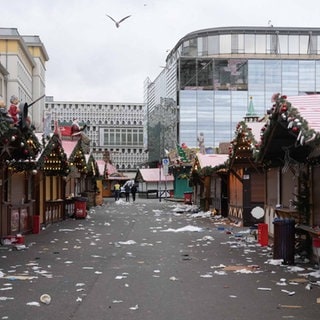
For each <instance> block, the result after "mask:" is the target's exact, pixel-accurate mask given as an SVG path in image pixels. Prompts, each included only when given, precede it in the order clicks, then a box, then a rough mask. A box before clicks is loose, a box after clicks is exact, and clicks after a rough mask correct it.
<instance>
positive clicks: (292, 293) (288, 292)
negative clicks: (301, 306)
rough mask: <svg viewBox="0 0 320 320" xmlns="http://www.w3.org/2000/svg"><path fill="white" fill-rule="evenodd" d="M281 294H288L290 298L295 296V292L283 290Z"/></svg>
mask: <svg viewBox="0 0 320 320" xmlns="http://www.w3.org/2000/svg"><path fill="white" fill-rule="evenodd" d="M281 292H284V293H287V294H288V295H289V296H293V295H294V294H295V292H294V291H288V290H283V289H282V290H281Z"/></svg>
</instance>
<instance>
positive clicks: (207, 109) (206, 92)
mask: <svg viewBox="0 0 320 320" xmlns="http://www.w3.org/2000/svg"><path fill="white" fill-rule="evenodd" d="M277 92H280V93H282V94H285V95H288V96H296V95H306V94H314V93H320V28H291V27H288V28H287V27H274V26H268V27H223V28H210V29H204V30H199V31H194V32H191V33H189V34H187V35H186V36H184V37H183V38H182V39H180V40H179V41H178V42H177V44H176V45H175V47H174V48H173V49H172V50H171V51H170V53H169V54H168V56H167V59H166V65H165V68H163V70H162V71H161V72H160V74H159V75H158V77H157V78H156V79H155V80H154V81H151V80H150V79H147V80H146V81H145V97H144V98H145V103H146V108H147V123H148V125H147V132H148V147H149V161H150V162H152V161H156V160H157V159H158V158H159V151H157V150H153V148H152V146H153V145H154V140H155V139H156V137H157V136H156V135H155V134H154V133H155V132H156V131H157V130H155V129H154V128H155V126H156V124H157V123H159V120H157V119H156V117H154V116H153V114H154V113H158V112H159V111H157V110H159V109H160V110H161V108H163V106H164V103H163V101H170V105H171V106H172V108H175V110H176V124H175V131H176V134H175V135H174V139H176V142H177V143H179V144H182V143H185V144H186V145H187V146H188V147H197V146H198V140H197V139H198V137H199V136H200V135H201V136H202V137H204V143H205V146H206V147H213V148H216V147H218V146H219V143H221V142H226V141H231V140H232V138H233V136H234V130H235V126H236V124H237V123H238V122H239V121H241V120H242V118H243V117H244V116H245V114H246V111H247V108H248V105H249V101H250V97H252V101H253V104H254V109H255V111H256V113H257V114H258V115H261V116H263V115H264V114H265V112H266V110H267V109H268V108H270V104H271V97H272V95H273V94H274V93H277ZM163 110H164V109H163ZM162 114H163V116H164V117H165V116H166V115H167V116H168V117H172V116H171V114H170V113H168V114H167V113H166V112H165V111H163V113H162ZM154 119H156V120H154ZM163 123H164V122H163ZM170 125H171V124H170ZM163 130H164V131H166V129H163ZM159 137H161V134H160V135H158V139H160V138H159ZM159 141H160V140H159ZM150 142H151V146H150ZM172 142H173V141H172V139H171V140H170V139H169V140H168V141H165V147H166V148H170V147H172V146H174V143H172ZM162 149H163V148H161V150H160V153H161V154H160V157H162V156H164V154H163V150H162Z"/></svg>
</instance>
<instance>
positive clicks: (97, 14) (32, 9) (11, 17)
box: [0, 0, 320, 103]
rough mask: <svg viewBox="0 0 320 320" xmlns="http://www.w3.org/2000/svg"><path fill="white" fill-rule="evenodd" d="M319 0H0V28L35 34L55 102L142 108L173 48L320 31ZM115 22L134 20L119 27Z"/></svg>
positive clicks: (50, 91)
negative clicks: (191, 42)
mask: <svg viewBox="0 0 320 320" xmlns="http://www.w3.org/2000/svg"><path fill="white" fill-rule="evenodd" d="M319 13H320V1H319V0H304V1H300V0H267V1H264V0H259V1H257V0H241V1H236V0H223V1H217V0H0V14H1V17H0V26H1V27H9V28H17V29H18V32H19V33H20V34H21V35H38V36H39V37H40V39H41V41H42V42H43V44H44V46H45V48H46V50H47V52H48V55H49V61H48V62H47V65H46V69H47V72H46V95H48V96H54V99H55V100H56V101H58V100H59V101H61V100H67V101H84V102H86V101H92V102H93V101H94V102H135V103H142V102H143V82H144V81H145V79H146V78H147V77H149V78H150V79H151V80H154V79H155V78H156V77H157V75H158V74H159V73H160V72H161V70H162V69H161V66H163V65H165V60H166V56H167V54H168V50H171V49H172V48H173V47H174V46H175V45H176V43H177V42H178V41H179V40H180V39H181V38H182V37H184V36H185V35H186V34H188V33H190V32H193V31H196V30H201V29H205V28H215V27H229V26H267V25H268V21H269V20H271V23H272V24H273V25H274V26H282V27H320V18H319ZM106 14H108V15H110V16H112V17H114V18H115V19H116V20H120V19H121V18H123V17H125V16H127V15H131V17H130V18H128V19H127V20H125V21H123V22H122V23H121V24H120V27H119V28H116V26H115V24H114V23H113V22H112V21H111V20H110V19H109V18H108V17H106Z"/></svg>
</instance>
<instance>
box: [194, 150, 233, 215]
mask: <svg viewBox="0 0 320 320" xmlns="http://www.w3.org/2000/svg"><path fill="white" fill-rule="evenodd" d="M227 160H228V154H202V153H197V154H196V158H195V160H194V163H193V166H192V170H191V178H190V180H191V184H192V186H193V194H192V196H193V199H194V201H193V202H194V203H195V204H198V205H200V208H201V210H204V211H208V210H210V209H212V210H215V211H216V212H220V213H221V214H222V215H224V216H226V215H227V199H228V197H227V181H226V179H225V178H224V177H223V175H222V174H221V173H222V172H221V171H220V174H219V173H218V172H219V170H220V169H222V168H223V167H224V164H225V162H226V161H227Z"/></svg>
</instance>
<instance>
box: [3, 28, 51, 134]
mask: <svg viewBox="0 0 320 320" xmlns="http://www.w3.org/2000/svg"><path fill="white" fill-rule="evenodd" d="M48 60H49V56H48V54H47V51H46V48H45V46H44V45H43V43H42V42H41V40H40V38H39V37H38V36H28V35H20V34H19V32H18V30H17V29H16V28H0V96H1V97H2V98H3V99H4V101H5V102H6V104H7V106H9V105H10V97H11V96H12V95H15V96H17V97H18V99H19V100H20V102H21V103H28V104H30V103H31V102H33V101H35V100H36V99H38V98H40V97H42V96H44V95H45V87H46V86H45V73H46V62H47V61H48ZM44 101H45V100H44V99H40V100H39V101H37V102H36V103H34V104H33V105H32V106H31V107H30V109H29V110H28V113H29V116H30V117H31V119H32V123H33V125H34V126H35V128H36V131H37V132H41V131H42V130H43V121H42V119H43V109H44Z"/></svg>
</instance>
